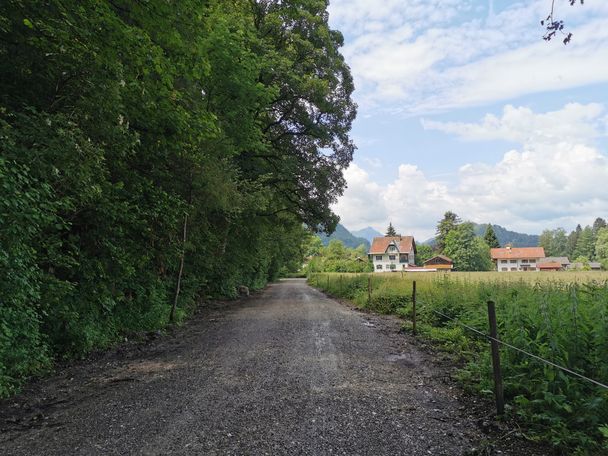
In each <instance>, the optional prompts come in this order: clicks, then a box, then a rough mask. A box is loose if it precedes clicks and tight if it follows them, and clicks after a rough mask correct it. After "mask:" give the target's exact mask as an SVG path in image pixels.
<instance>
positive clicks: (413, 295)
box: [412, 280, 416, 336]
mask: <svg viewBox="0 0 608 456" xmlns="http://www.w3.org/2000/svg"><path fill="white" fill-rule="evenodd" d="M412 332H413V333H414V336H415V335H416V281H415V280H414V282H413V283H412Z"/></svg>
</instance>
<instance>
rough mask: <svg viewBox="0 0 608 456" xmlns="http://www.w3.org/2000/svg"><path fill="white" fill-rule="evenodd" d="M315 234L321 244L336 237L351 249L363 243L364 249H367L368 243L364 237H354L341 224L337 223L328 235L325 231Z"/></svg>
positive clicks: (325, 243)
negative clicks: (334, 229)
mask: <svg viewBox="0 0 608 456" xmlns="http://www.w3.org/2000/svg"><path fill="white" fill-rule="evenodd" d="M317 236H319V237H320V238H321V241H322V242H323V245H327V244H329V241H331V240H333V239H338V240H339V241H342V243H343V244H344V245H345V246H346V247H350V248H352V249H354V248H356V247H359V246H360V245H361V244H363V245H365V248H366V249H369V246H370V243H369V241H368V240H367V239H365V238H364V237H356V236H353V235H352V234H351V232H350V231H348V230H347V229H346V228H345V227H344V226H343V225H341V224H339V223H338V226H337V227H336V231H334V232H333V233H332V234H331V235H330V236H328V235H327V234H325V233H318V234H317Z"/></svg>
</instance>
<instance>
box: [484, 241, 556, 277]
mask: <svg viewBox="0 0 608 456" xmlns="http://www.w3.org/2000/svg"><path fill="white" fill-rule="evenodd" d="M490 252H491V255H492V261H494V262H495V263H496V270H497V271H499V272H507V271H509V272H511V271H538V270H539V269H538V264H539V263H541V262H543V261H544V259H545V249H543V248H542V247H505V248H502V249H491V250H490Z"/></svg>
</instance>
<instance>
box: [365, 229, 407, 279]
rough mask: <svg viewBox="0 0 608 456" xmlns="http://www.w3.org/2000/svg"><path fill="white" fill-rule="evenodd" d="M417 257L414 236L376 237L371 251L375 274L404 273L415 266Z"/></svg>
mask: <svg viewBox="0 0 608 456" xmlns="http://www.w3.org/2000/svg"><path fill="white" fill-rule="evenodd" d="M415 255H416V242H415V241H414V237H413V236H382V237H376V238H374V240H373V241H372V246H371V247H370V249H369V256H370V258H371V259H372V261H373V263H374V271H375V272H391V271H403V270H405V269H407V268H408V267H410V266H413V265H414V264H415V263H414V261H415Z"/></svg>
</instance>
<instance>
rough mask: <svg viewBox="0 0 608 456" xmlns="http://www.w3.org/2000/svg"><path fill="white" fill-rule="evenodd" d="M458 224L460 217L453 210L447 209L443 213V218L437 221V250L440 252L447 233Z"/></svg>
mask: <svg viewBox="0 0 608 456" xmlns="http://www.w3.org/2000/svg"><path fill="white" fill-rule="evenodd" d="M459 224H460V217H458V216H457V215H456V214H455V213H454V212H452V211H447V212H446V213H445V214H443V218H442V219H441V220H440V221H439V222H438V223H437V236H436V237H435V240H436V242H437V244H436V246H437V250H438V251H440V252H442V251H443V249H444V248H445V239H446V237H447V235H448V234H449V233H450V231H452V230H453V229H455V228H456V227H457V226H458V225H459Z"/></svg>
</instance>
